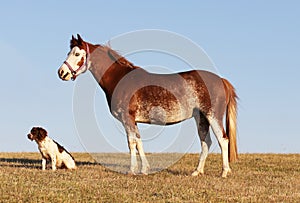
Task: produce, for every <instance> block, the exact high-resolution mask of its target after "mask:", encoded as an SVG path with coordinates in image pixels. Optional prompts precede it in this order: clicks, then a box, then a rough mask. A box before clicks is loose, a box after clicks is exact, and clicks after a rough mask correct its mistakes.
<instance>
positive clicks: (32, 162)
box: [0, 158, 98, 169]
mask: <svg viewBox="0 0 300 203" xmlns="http://www.w3.org/2000/svg"><path fill="white" fill-rule="evenodd" d="M75 162H76V165H77V166H87V165H88V166H90V165H98V164H97V163H94V162H89V161H75ZM41 165H42V161H41V159H28V158H0V167H12V168H32V169H40V168H41Z"/></svg>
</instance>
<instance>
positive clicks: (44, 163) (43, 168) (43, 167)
mask: <svg viewBox="0 0 300 203" xmlns="http://www.w3.org/2000/svg"><path fill="white" fill-rule="evenodd" d="M42 170H43V171H44V170H46V159H45V158H42Z"/></svg>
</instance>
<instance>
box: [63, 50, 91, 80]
mask: <svg viewBox="0 0 300 203" xmlns="http://www.w3.org/2000/svg"><path fill="white" fill-rule="evenodd" d="M85 63H86V52H85V50H84V49H80V48H79V47H77V46H76V47H74V48H73V49H72V50H71V51H70V53H69V55H68V57H67V59H66V60H65V62H64V63H63V64H62V65H61V67H60V68H59V70H58V75H59V77H60V79H62V80H70V79H72V78H74V76H75V77H76V76H78V75H79V74H81V73H83V72H85V71H86V68H87V67H86V68H81V67H82V66H83V65H84V64H85ZM72 72H73V73H72Z"/></svg>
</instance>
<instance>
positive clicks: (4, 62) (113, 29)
mask: <svg viewBox="0 0 300 203" xmlns="http://www.w3.org/2000/svg"><path fill="white" fill-rule="evenodd" d="M299 11H300V3H299V2H298V1H274V0H273V1H255V0H254V1H226V2H225V1H224V2H220V1H190V2H184V1H178V3H176V2H175V1H151V2H150V1H147V2H146V1H145V2H144V1H84V2H83V1H56V2H55V1H52V2H39V1H26V2H25V1H5V2H4V3H1V8H0V26H1V32H0V59H1V80H0V95H1V100H0V106H1V107H0V108H1V113H0V121H1V124H0V132H1V133H0V139H1V144H0V151H36V145H35V144H33V143H30V142H29V141H28V140H27V138H26V135H27V133H28V131H29V130H30V129H31V127H32V126H43V127H45V128H46V129H47V130H48V131H49V134H50V136H51V137H52V138H54V139H55V140H57V141H58V142H60V143H62V144H63V145H64V146H66V148H67V149H69V150H70V151H84V146H82V143H81V142H80V137H79V136H78V135H77V131H76V127H75V123H74V118H73V110H72V105H73V92H74V86H75V84H76V83H75V82H62V81H60V80H59V78H58V77H57V69H58V68H59V66H60V65H61V64H62V62H63V60H64V59H65V58H66V55H67V53H68V51H69V40H70V38H71V35H72V34H77V33H80V34H81V35H82V37H83V38H84V39H86V40H87V41H89V42H92V43H95V44H96V43H106V42H107V41H108V40H109V39H111V38H113V37H115V36H117V35H120V34H123V33H127V32H131V31H135V30H141V29H162V30H168V31H171V32H174V33H178V34H180V35H182V36H185V37H186V38H189V39H191V40H192V41H193V42H195V43H197V44H198V45H199V46H201V47H202V48H203V49H204V50H205V52H206V53H207V54H208V56H209V57H210V58H211V60H212V61H213V62H214V64H215V66H216V67H217V70H218V72H219V74H220V75H221V76H222V77H225V78H227V79H228V80H230V81H231V82H232V83H233V84H234V86H235V87H236V89H237V93H238V95H239V97H240V101H239V116H238V134H239V135H238V142H239V150H240V152H243V153H268V152H270V153H300V146H299V143H300V133H299V131H298V125H299V115H300V107H299V104H300V96H299V93H298V91H299V90H298V89H299V87H300V82H299V79H298V75H299V73H300V61H299V56H300V48H299V47H300V38H299V36H300V21H299V19H300V12H299ZM137 58H138V57H137V56H136V57H132V58H131V59H133V60H132V62H133V63H135V64H137V65H141V66H143V65H147V63H148V61H147V59H145V60H144V61H143V59H140V60H139V59H137ZM160 60H163V59H161V58H160ZM165 60H168V58H166V59H165ZM159 63H160V62H159V61H158V62H156V63H155V64H159ZM199 69H201V67H199ZM182 70H185V67H182ZM103 97H104V94H103V93H102V90H100V89H98V94H97V96H96V99H95V100H96V101H98V100H101V98H102V99H103ZM100 103H101V102H100V101H99V106H97V107H95V108H96V114H97V115H96V117H100V116H102V113H103V112H105V111H107V107H106V106H105V105H104V103H103V104H102V103H101V105H100ZM103 115H106V114H104V113H103ZM107 116H109V115H108V114H107ZM109 119H111V118H109ZM100 126H101V125H100ZM108 127H109V128H112V129H113V128H116V125H111V126H108ZM168 128H169V127H168ZM174 128H176V126H175V127H174ZM170 133H171V130H170ZM189 133H195V136H196V132H194V131H193V130H191V131H189ZM192 136H193V135H192ZM116 142H120V148H122V147H125V146H126V140H125V139H124V137H123V138H122V139H120V140H117V141H116ZM121 145H122V146H121ZM99 146H101V143H99ZM145 148H146V151H147V149H151V146H148V145H147V144H146V145H145ZM217 148H218V147H217V144H216V142H215V143H214V145H213V147H212V149H211V151H213V152H214V151H217Z"/></svg>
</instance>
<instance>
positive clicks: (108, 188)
mask: <svg viewBox="0 0 300 203" xmlns="http://www.w3.org/2000/svg"><path fill="white" fill-rule="evenodd" d="M74 157H75V159H76V161H77V163H78V169H77V170H73V171H70V170H63V169H61V170H58V171H56V172H52V171H51V170H50V166H48V170H46V171H42V170H41V164H40V154H38V153H0V183H1V189H0V202H299V200H300V154H287V155H278V154H241V155H240V159H239V161H238V162H237V163H234V164H231V166H232V169H233V172H232V173H231V174H230V175H229V177H228V178H226V179H223V178H220V172H221V171H220V168H221V157H220V154H210V155H209V156H208V159H207V163H206V174H205V175H203V176H198V177H192V176H190V174H191V173H192V171H193V170H194V169H195V167H196V165H197V161H198V155H196V154H186V155H185V156H184V157H183V158H182V159H180V160H179V161H178V162H177V163H176V164H174V165H173V166H171V167H169V168H168V169H165V170H163V171H161V172H159V173H154V174H151V175H148V176H143V175H137V176H130V175H125V174H121V173H116V172H113V171H111V170H109V169H106V168H105V167H103V166H101V165H99V164H97V163H95V162H94V161H93V159H92V158H91V156H90V155H89V154H85V153H75V154H74Z"/></svg>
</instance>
